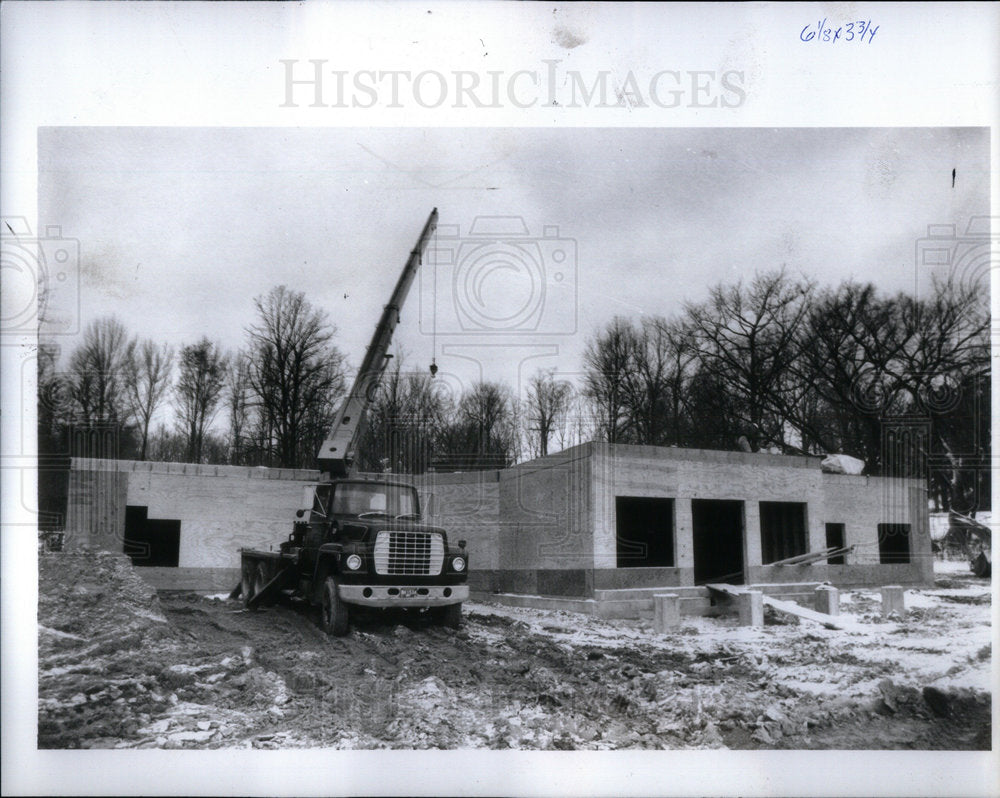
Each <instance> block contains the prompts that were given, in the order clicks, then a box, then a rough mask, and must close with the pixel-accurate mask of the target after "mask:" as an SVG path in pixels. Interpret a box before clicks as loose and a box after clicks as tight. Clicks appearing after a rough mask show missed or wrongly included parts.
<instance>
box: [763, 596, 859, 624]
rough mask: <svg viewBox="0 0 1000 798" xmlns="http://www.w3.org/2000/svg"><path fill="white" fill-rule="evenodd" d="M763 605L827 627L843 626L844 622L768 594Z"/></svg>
mask: <svg viewBox="0 0 1000 798" xmlns="http://www.w3.org/2000/svg"><path fill="white" fill-rule="evenodd" d="M764 605H765V606H767V607H773V608H774V609H776V610H777V611H778V612H784V613H786V614H788V615H797V616H798V617H799V618H805V619H806V620H807V621H815V622H816V623H821V624H823V626H825V627H826V628H827V629H843V628H845V624H844V622H843V621H841V620H839V619H838V618H835V617H834V616H832V615H826V614H825V613H822V612H816V610H810V609H806V608H805V607H803V606H802V605H800V604H796V603H795V602H793V601H780V600H779V599H773V598H771V597H770V596H764Z"/></svg>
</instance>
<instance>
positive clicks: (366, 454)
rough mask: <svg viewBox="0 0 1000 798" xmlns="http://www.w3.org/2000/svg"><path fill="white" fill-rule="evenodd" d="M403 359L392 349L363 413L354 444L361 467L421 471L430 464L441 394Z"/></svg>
mask: <svg viewBox="0 0 1000 798" xmlns="http://www.w3.org/2000/svg"><path fill="white" fill-rule="evenodd" d="M404 361H405V357H404V356H403V355H402V354H401V353H400V352H398V351H397V353H396V355H395V357H394V358H393V366H392V367H391V368H390V369H388V370H387V371H386V372H385V373H384V374H383V376H382V380H381V382H380V384H379V388H378V392H377V393H376V395H375V398H374V400H373V401H372V405H371V407H370V408H369V410H368V413H367V415H366V417H365V424H366V431H365V435H364V439H363V441H362V443H361V445H360V446H359V447H358V449H359V457H358V463H359V466H360V468H362V469H363V470H366V471H390V472H393V473H397V474H420V473H423V472H424V471H426V470H427V468H428V466H429V465H430V462H431V457H432V455H433V451H434V437H435V433H436V432H437V430H438V429H440V426H441V424H442V421H443V413H442V410H441V409H442V403H441V397H440V395H439V394H437V393H435V392H434V391H433V386H432V384H431V378H430V377H429V376H428V375H427V374H425V373H419V372H409V371H406V370H405V369H404V368H403V364H404Z"/></svg>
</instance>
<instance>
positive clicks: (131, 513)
mask: <svg viewBox="0 0 1000 798" xmlns="http://www.w3.org/2000/svg"><path fill="white" fill-rule="evenodd" d="M317 476H318V474H317V473H316V472H311V471H302V470H290V469H265V468H244V467H235V466H204V465H201V466H199V465H186V464H177V463H150V462H131V461H115V460H82V459H76V460H73V461H72V464H71V469H70V478H69V493H68V501H67V523H66V529H67V540H66V546H67V547H68V548H73V547H76V546H79V545H84V544H85V545H92V546H98V547H101V548H107V549H112V550H117V551H124V552H126V553H128V554H130V555H131V556H132V558H133V561H134V562H135V564H136V565H137V566H140V567H143V569H144V574H145V576H146V577H147V579H149V580H150V581H152V582H153V583H154V584H155V585H157V586H158V587H160V588H165V589H170V588H173V589H198V590H223V589H228V588H229V587H231V586H232V585H233V584H235V583H236V582H237V581H238V579H239V550H240V548H241V547H265V548H266V547H267V546H268V545H272V544H274V542H275V540H277V539H280V537H281V535H282V533H283V532H284V530H286V529H287V530H288V531H291V519H292V518H293V517H294V514H295V510H296V509H297V508H298V507H300V506H301V504H302V502H303V494H304V492H305V491H304V486H305V485H307V484H308V483H310V482H311V481H314V480H315V479H316V477H317ZM410 479H412V480H413V481H414V482H415V484H416V485H417V487H418V489H419V491H420V493H421V498H422V502H423V507H424V515H425V518H426V519H427V520H428V521H429V522H430V523H433V524H439V525H441V526H444V527H446V528H447V529H449V530H450V531H451V532H452V534H453V535H454V536H455V537H456V539H457V538H464V539H466V540H467V541H468V543H469V549H470V551H471V552H474V555H473V557H474V559H473V561H472V563H471V565H472V570H471V572H470V587H471V588H472V590H473V591H474V593H473V595H474V597H478V598H480V599H486V598H489V597H492V598H493V599H494V600H499V601H505V602H508V603H513V604H530V605H535V606H547V607H553V608H563V609H569V610H577V611H583V612H591V613H595V614H599V615H603V616H606V617H615V616H617V617H638V616H641V615H643V614H645V613H648V612H651V609H652V602H653V599H652V596H653V594H654V593H655V592H657V591H658V590H659V591H662V589H663V588H669V589H670V591H671V592H673V593H678V594H679V595H681V597H682V599H683V602H684V603H683V607H684V611H685V612H702V611H706V610H707V609H708V608H710V607H711V605H712V599H711V598H710V594H709V591H708V590H706V589H704V588H702V587H700V586H702V585H705V584H710V583H720V582H722V583H729V584H737V585H738V584H753V585H761V586H763V589H764V590H765V592H768V591H770V592H771V593H773V594H776V595H786V596H789V595H795V594H796V592H797V591H798V590H800V588H801V590H805V589H807V588H810V589H811V586H815V585H816V584H817V583H822V582H829V583H831V584H833V585H835V586H838V587H851V586H859V587H860V586H865V587H876V586H880V585H886V584H899V585H929V584H932V582H933V563H932V553H931V540H930V529H929V522H928V511H927V492H926V486H925V485H924V483H923V481H921V480H916V479H903V478H886V477H867V476H854V475H847V474H833V473H827V472H825V471H824V470H823V469H822V468H821V467H820V458H818V457H793V456H785V455H772V454H762V453H755V454H750V453H744V452H723V451H706V450H693V449H679V448H672V447H671V448H667V447H656V446H631V445H623V444H606V443H587V444H582V445H580V446H575V447H573V448H571V449H567V450H565V451H563V452H560V453H558V454H552V455H548V456H546V457H542V458H538V459H536V460H532V461H530V462H527V463H523V464H521V465H518V466H514V467H512V468H506V469H499V470H492V471H476V472H468V473H461V472H457V473H440V472H438V473H431V474H425V475H421V476H417V477H412V478H410ZM803 555H804V556H803Z"/></svg>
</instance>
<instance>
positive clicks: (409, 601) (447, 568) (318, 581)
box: [232, 208, 469, 636]
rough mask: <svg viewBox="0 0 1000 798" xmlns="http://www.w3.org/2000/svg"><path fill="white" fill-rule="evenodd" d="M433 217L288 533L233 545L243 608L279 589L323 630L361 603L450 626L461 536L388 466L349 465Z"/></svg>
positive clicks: (462, 593)
mask: <svg viewBox="0 0 1000 798" xmlns="http://www.w3.org/2000/svg"><path fill="white" fill-rule="evenodd" d="M436 225H437V209H436V208H435V209H434V210H433V211H431V215H430V217H429V218H428V219H427V223H426V224H425V225H424V228H423V231H422V232H421V234H420V238H419V239H418V241H417V245H416V246H415V247H414V249H413V250H412V251H411V252H410V256H409V258H408V259H407V261H406V264H405V265H404V267H403V271H402V273H401V274H400V276H399V280H398V282H397V283H396V287H395V290H394V291H393V293H392V296H391V298H390V300H389V304H387V305H385V307H384V308H383V310H382V316H381V317H380V319H379V322H378V324H377V325H376V327H375V332H374V335H373V336H372V340H371V343H370V344H369V346H368V349H367V351H366V353H365V357H364V360H363V361H362V363H361V366H360V368H359V369H358V374H357V377H356V378H355V380H354V383H353V385H352V386H351V389H350V391H349V393H348V394H347V398H346V399H345V400H344V401H343V403H342V404H341V405H340V407H339V409H338V410H337V412H336V414H335V416H334V420H333V425H332V427H331V430H330V433H329V434H328V436H327V438H326V440H325V441H324V442H323V445H322V446H321V447H320V451H319V454H318V458H317V462H318V465H319V469H320V473H321V475H320V479H319V481H318V482H316V483H315V484H312V485H310V486H308V488H307V499H308V501H306V502H303V506H302V507H301V509H299V510H298V512H297V514H296V520H295V521H294V522H293V524H292V531H291V533H290V534H289V535H288V537H287V539H286V540H283V541H281V542H280V544H279V545H278V550H277V551H262V550H258V549H248V548H244V549H241V550H240V570H241V579H240V584H239V585H237V586H236V587H235V588H234V590H233V593H232V595H233V597H234V598H236V597H239V596H242V598H243V602H244V604H245V606H246V607H247V609H251V610H253V609H256V608H257V607H259V606H262V605H264V604H269V603H272V602H274V601H276V600H277V599H278V598H279V597H280V596H281V595H283V594H284V595H286V596H289V597H293V598H298V599H301V600H305V601H307V602H308V603H309V604H310V605H313V606H318V607H319V608H321V611H320V625H321V627H322V628H323V630H324V631H326V632H327V634H330V635H335V636H342V635H345V634H347V633H348V632H349V630H350V625H351V619H352V617H354V616H355V615H356V614H357V613H358V612H359V611H364V610H367V609H370V610H375V611H378V610H388V609H394V608H399V609H406V610H410V611H417V612H420V613H421V614H429V615H431V616H432V618H433V619H434V620H436V621H437V622H439V623H441V624H443V625H445V626H449V627H452V628H457V627H458V626H459V625H460V624H461V620H462V603H463V602H464V601H465V600H467V599H468V597H469V587H468V572H469V555H468V552H467V550H466V541H464V540H459V541H458V542H457V545H452V543H451V541H450V540H449V538H448V534H447V532H446V531H445V530H444V529H442V528H440V527H438V526H432V525H429V524H426V523H423V521H422V518H423V516H422V514H421V506H420V496H419V494H418V492H417V490H416V488H415V487H414V486H413V485H410V484H408V483H406V482H403V481H401V480H399V479H398V478H395V477H393V475H388V474H378V475H367V476H362V475H358V474H357V473H356V469H355V454H356V449H357V446H358V443H359V439H360V437H361V431H362V430H363V429H364V419H365V416H366V414H367V411H368V407H369V405H370V404H371V402H372V399H373V397H374V396H375V393H376V391H377V389H378V386H379V382H380V380H381V377H382V372H383V371H384V370H385V365H386V362H387V361H388V359H389V358H390V357H391V355H390V354H389V346H390V343H391V341H392V335H393V332H394V331H395V328H396V326H397V324H398V323H399V319H400V311H401V309H402V306H403V303H404V302H405V300H406V296H407V294H408V292H409V289H410V286H411V285H412V283H413V279H414V277H415V275H416V272H417V269H418V268H419V266H420V263H421V260H422V258H423V253H424V251H425V250H426V248H427V244H428V241H429V240H430V237H431V235H432V234H433V232H434V229H435V227H436Z"/></svg>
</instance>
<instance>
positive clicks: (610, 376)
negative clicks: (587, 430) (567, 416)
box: [583, 316, 639, 443]
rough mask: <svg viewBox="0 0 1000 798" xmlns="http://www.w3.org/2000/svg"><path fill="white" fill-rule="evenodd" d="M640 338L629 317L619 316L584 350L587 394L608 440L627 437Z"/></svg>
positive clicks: (585, 391)
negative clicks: (631, 383)
mask: <svg viewBox="0 0 1000 798" xmlns="http://www.w3.org/2000/svg"><path fill="white" fill-rule="evenodd" d="M638 347H639V337H638V335H637V333H636V331H635V328H634V327H633V326H632V325H631V324H630V323H629V321H628V320H627V319H623V318H621V317H620V316H617V317H615V318H614V319H613V320H612V321H611V323H610V324H609V325H608V326H607V328H606V329H605V330H604V331H603V332H602V333H600V334H598V336H597V337H596V338H594V339H591V340H590V341H588V342H587V347H586V349H585V350H584V354H583V362H584V370H585V372H586V373H585V377H584V386H583V394H584V396H586V397H587V399H588V400H589V401H590V404H591V406H592V408H593V410H594V416H595V417H596V419H597V424H598V427H599V432H600V434H601V435H602V436H603V437H604V439H605V440H607V441H608V443H618V442H621V441H623V440H624V439H625V438H626V434H627V433H626V428H627V425H628V396H629V388H628V384H627V383H628V380H629V378H630V377H629V373H630V367H631V364H632V362H633V360H634V353H635V351H636V349H638Z"/></svg>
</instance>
